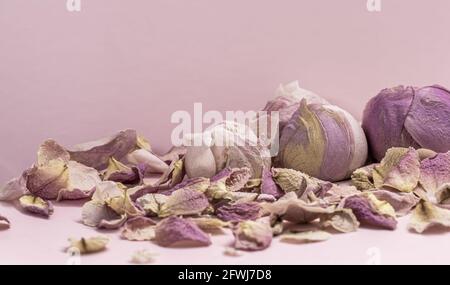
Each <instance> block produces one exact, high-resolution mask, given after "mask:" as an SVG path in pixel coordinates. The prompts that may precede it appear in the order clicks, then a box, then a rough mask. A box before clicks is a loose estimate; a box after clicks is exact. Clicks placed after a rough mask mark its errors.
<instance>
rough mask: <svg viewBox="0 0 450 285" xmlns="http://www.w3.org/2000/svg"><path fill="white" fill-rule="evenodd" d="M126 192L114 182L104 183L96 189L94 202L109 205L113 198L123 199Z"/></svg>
mask: <svg viewBox="0 0 450 285" xmlns="http://www.w3.org/2000/svg"><path fill="white" fill-rule="evenodd" d="M124 193H125V191H124V190H123V189H122V188H120V187H119V185H118V184H117V183H115V182H112V181H102V182H100V183H99V184H97V185H96V187H95V192H94V194H93V195H92V200H93V201H97V202H100V203H109V201H110V200H111V199H112V198H116V197H122V196H123V195H124Z"/></svg>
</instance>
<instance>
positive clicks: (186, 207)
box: [159, 188, 209, 217]
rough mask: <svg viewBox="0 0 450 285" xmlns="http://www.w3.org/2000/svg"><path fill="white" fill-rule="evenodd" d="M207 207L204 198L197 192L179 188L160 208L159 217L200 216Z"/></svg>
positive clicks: (207, 203) (207, 204)
mask: <svg viewBox="0 0 450 285" xmlns="http://www.w3.org/2000/svg"><path fill="white" fill-rule="evenodd" d="M208 206H209V202H208V199H207V198H206V196H205V195H204V194H203V193H201V192H198V191H194V190H190V189H185V188H181V189H178V190H176V191H175V192H173V193H172V195H170V196H169V198H168V199H167V201H166V203H164V204H163V205H162V206H161V211H160V213H159V216H160V217H168V216H180V215H195V214H200V213H201V212H203V211H204V210H205V209H206V208H207V207H208Z"/></svg>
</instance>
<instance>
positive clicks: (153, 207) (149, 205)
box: [136, 193, 169, 216]
mask: <svg viewBox="0 0 450 285" xmlns="http://www.w3.org/2000/svg"><path fill="white" fill-rule="evenodd" d="M168 198H169V197H168V196H166V195H163V194H157V193H150V194H146V195H144V196H142V197H140V198H138V199H137V200H136V203H137V205H138V206H139V207H140V208H141V209H143V210H144V211H145V213H146V215H149V216H159V215H160V214H161V211H162V205H164V204H165V203H166V202H167V199H168Z"/></svg>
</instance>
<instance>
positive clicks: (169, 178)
mask: <svg viewBox="0 0 450 285" xmlns="http://www.w3.org/2000/svg"><path fill="white" fill-rule="evenodd" d="M184 176H185V171H184V161H183V159H178V160H174V161H172V162H171V163H170V165H169V168H168V169H167V170H166V171H165V172H164V173H163V174H162V175H161V177H160V178H159V179H158V181H157V182H156V185H162V184H167V186H168V187H169V188H172V187H174V186H175V185H177V184H179V183H181V181H183V178H184Z"/></svg>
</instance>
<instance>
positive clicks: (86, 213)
mask: <svg viewBox="0 0 450 285" xmlns="http://www.w3.org/2000/svg"><path fill="white" fill-rule="evenodd" d="M81 217H82V220H83V224H85V225H86V226H90V227H97V228H106V229H117V228H120V227H121V226H122V225H123V224H124V223H125V221H126V215H125V214H122V215H119V214H117V213H116V212H115V211H114V210H113V209H111V208H110V207H109V206H108V205H106V204H103V203H100V202H97V201H89V202H86V203H85V204H84V205H83V208H82V210H81Z"/></svg>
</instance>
